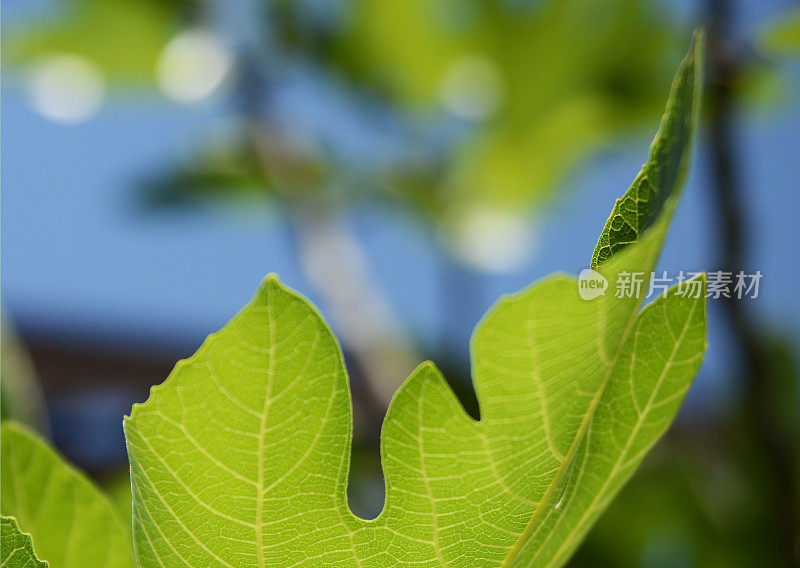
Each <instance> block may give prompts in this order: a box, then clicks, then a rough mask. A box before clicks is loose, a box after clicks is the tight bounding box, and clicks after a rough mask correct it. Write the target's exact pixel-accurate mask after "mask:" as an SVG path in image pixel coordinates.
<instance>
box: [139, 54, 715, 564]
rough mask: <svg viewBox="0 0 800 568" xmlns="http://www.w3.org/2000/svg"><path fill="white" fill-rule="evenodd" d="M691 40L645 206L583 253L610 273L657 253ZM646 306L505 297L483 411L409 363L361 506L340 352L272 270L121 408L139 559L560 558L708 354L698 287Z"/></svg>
mask: <svg viewBox="0 0 800 568" xmlns="http://www.w3.org/2000/svg"><path fill="white" fill-rule="evenodd" d="M698 50H699V46H698V45H695V47H694V48H693V50H692V52H691V53H690V55H689V56H688V57H687V59H686V60H685V62H684V64H683V65H682V67H681V70H680V71H679V73H678V77H677V79H676V81H675V83H674V85H673V90H672V93H671V95H670V100H669V102H668V104H667V112H666V114H665V118H664V121H663V126H662V128H661V129H660V131H659V134H658V137H657V140H656V142H655V143H654V148H669V149H670V150H669V152H661V151H656V152H654V154H653V157H652V160H654V161H656V162H659V161H662V160H663V162H659V163H658V164H657V166H658V167H657V171H658V172H659V175H657V176H653V177H652V178H650V184H651V185H650V193H651V194H652V195H653V196H655V197H657V201H658V203H659V204H660V205H659V206H658V207H654V208H653V211H654V212H653V214H652V217H648V221H647V223H643V224H641V225H639V227H640V229H641V230H640V231H637V234H636V237H635V242H632V243H629V246H625V247H616V246H614V245H615V243H616V240H615V239H616V237H614V236H613V235H612V236H611V237H609V239H610V240H609V242H610V243H611V244H610V245H609V246H611V249H612V250H611V253H612V254H611V255H610V256H609V257H608V258H606V259H605V262H603V263H596V268H597V269H598V271H600V272H601V273H602V274H603V275H604V276H605V277H606V278H607V279H609V281H614V279H615V278H616V276H617V275H618V274H620V273H621V272H623V271H626V272H644V273H648V272H650V271H652V269H653V267H654V265H655V262H656V259H657V256H658V253H659V250H660V248H661V244H662V242H663V239H664V236H665V234H666V230H667V226H668V223H669V217H670V215H671V212H672V210H673V208H674V203H675V199H676V197H677V192H678V189H679V185H680V180H681V172H682V171H683V169H684V168H685V163H686V160H687V156H688V147H689V140H688V139H687V138H686V137H685V136H683V130H681V129H680V128H679V127H678V126H676V125H692V124H693V123H694V115H695V113H696V109H697V106H698V105H697V90H698V88H699V85H698V81H697V75H698V72H699V69H698V62H697V52H698ZM676 128H678V130H677V131H674V130H675V129H676ZM673 136H675V137H676V138H675V139H676V140H678V142H677V143H676V144H672V143H670V142H669V140H670V139H671V138H672V137H673ZM646 171H648V170H646ZM638 179H641V176H640V178H637V180H638ZM630 191H633V192H637V191H639V190H638V189H637V186H636V184H634V187H633V188H632V190H630ZM655 197H654V198H653V199H651V198H648V200H647V202H648V203H650V202H651V201H652V203H656V200H655ZM603 238H604V239H605V237H603ZM640 305H641V297H630V298H628V297H623V298H616V297H615V295H613V294H606V295H602V296H600V297H598V298H595V299H594V300H591V301H586V300H582V299H580V297H579V295H578V284H577V282H576V280H575V279H574V278H572V277H567V276H562V275H558V276H555V277H551V278H548V279H545V280H543V281H541V282H539V283H537V284H535V285H533V286H531V287H530V288H529V289H527V290H525V291H523V292H521V293H519V294H517V295H514V296H511V297H508V298H504V299H501V300H500V301H499V302H498V303H497V305H495V306H494V307H493V308H492V309H491V310H490V311H489V313H488V314H487V315H486V317H485V318H484V320H483V321H482V322H481V323H480V325H479V326H478V328H477V330H476V332H475V335H474V337H473V343H472V357H473V369H474V383H475V390H476V393H477V396H478V401H479V404H480V413H481V417H480V420H479V421H475V420H473V419H472V418H470V417H469V416H468V415H467V414H466V413H465V412H464V410H463V408H462V407H461V405H460V404H459V402H458V401H457V399H456V398H455V396H454V395H453V393H452V391H451V390H450V389H449V387H448V386H447V383H446V382H445V380H444V378H443V377H442V375H441V374H440V372H439V371H438V370H437V369H436V367H435V366H434V365H433V364H431V363H425V364H423V365H422V366H420V367H419V368H418V369H417V370H416V371H414V373H413V374H412V375H411V377H409V379H408V380H407V381H406V382H405V383H404V384H403V386H402V387H401V388H400V389H399V391H398V392H397V394H396V395H395V397H394V399H393V400H392V403H391V405H390V407H389V410H388V412H387V415H386V419H385V421H384V424H383V429H382V432H381V462H382V466H383V472H384V476H385V483H386V502H385V505H384V509H383V511H382V512H381V514H380V515H379V516H378V518H377V519H374V520H371V521H367V520H363V519H360V518H358V517H356V516H355V515H353V514H352V513H351V512H350V510H349V508H348V506H347V495H346V492H347V475H348V467H349V462H350V443H351V430H352V420H351V407H350V397H349V390H348V384H347V375H346V372H345V369H344V364H343V360H342V355H341V351H340V349H339V346H338V344H337V342H336V339H335V338H334V337H333V335H332V334H331V332H330V330H329V329H328V327H327V326H326V325H325V323H324V321H323V320H322V318H321V316H320V315H319V313H318V312H317V311H316V310H315V309H314V308H313V307H312V306H311V305H310V304H309V303H308V302H307V301H306V300H304V299H303V298H302V297H300V296H298V295H297V294H295V293H294V292H292V291H290V290H287V289H286V288H284V287H283V286H282V285H281V284H280V283H279V282H278V280H277V279H276V278H275V277H269V278H268V279H267V280H266V281H265V282H264V284H263V285H262V287H261V288H260V289H259V291H258V293H257V294H256V296H255V298H254V299H253V300H252V302H251V303H250V304H249V305H248V306H246V307H245V308H244V309H243V310H242V311H241V312H240V313H239V314H238V315H237V316H236V317H235V318H234V319H233V320H231V322H229V323H228V324H227V325H226V326H225V327H224V328H223V329H222V330H221V331H220V332H218V333H216V334H213V335H212V336H210V337H209V338H208V339H207V340H206V342H205V343H204V344H203V345H202V346H201V348H200V349H199V350H198V352H197V353H196V354H195V355H194V356H193V357H191V358H190V359H188V360H186V361H182V362H180V363H179V364H178V365H177V366H176V368H175V370H174V371H173V372H172V374H171V375H170V376H169V378H168V379H167V381H166V382H165V383H164V384H162V385H159V386H157V387H154V388H153V389H152V391H151V395H150V398H149V399H148V401H147V402H146V403H144V404H141V405H136V406H134V409H133V411H132V412H131V416H130V417H128V418H126V419H125V433H126V439H127V443H128V453H129V457H130V462H131V475H132V487H133V500H134V536H135V542H136V550H137V555H138V561H139V564H140V566H141V567H142V568H150V567H155V566H188V567H200V566H202V567H209V566H227V567H229V568H233V567H236V568H239V567H245V566H248V567H249V566H253V567H256V566H258V567H262V566H309V567H311V566H314V567H316V566H361V567H378V566H412V565H414V566H419V565H427V566H450V567H456V566H464V567H471V568H472V567H476V566H532V565H536V566H539V565H548V566H550V565H552V566H557V565H560V564H561V563H563V562H564V561H565V560H566V558H567V556H568V555H569V553H570V552H571V551H572V550H573V549H574V547H575V546H576V545H577V543H578V542H579V540H580V537H581V536H582V535H583V534H584V533H585V531H586V529H587V528H588V526H589V525H590V524H591V522H592V521H593V520H594V518H595V517H596V516H597V515H598V514H599V512H600V511H601V510H602V509H603V507H604V506H605V505H606V504H607V503H608V501H609V500H610V499H611V497H612V496H613V494H614V493H615V492H616V490H617V489H618V488H619V487H620V486H621V484H622V483H623V482H624V481H625V480H626V479H627V478H628V476H629V475H630V474H631V473H632V471H633V470H634V469H635V467H636V465H637V464H638V461H639V460H640V459H641V458H642V456H643V455H644V453H645V452H646V450H647V449H649V447H650V446H652V444H653V443H655V441H656V440H657V439H658V437H659V436H660V435H661V434H662V433H663V431H664V429H665V428H666V427H667V426H668V424H669V423H670V422H671V420H672V418H673V417H674V414H675V411H676V409H677V407H678V405H679V402H680V398H681V396H682V395H683V393H685V391H686V389H688V387H689V385H690V383H691V380H692V378H693V377H694V374H695V372H696V370H697V367H698V365H699V362H700V358H701V357H702V353H703V350H704V338H705V310H704V299H703V298H702V296H701V297H699V298H691V297H688V296H684V295H679V294H677V293H676V291H673V292H672V293H671V295H669V296H668V297H666V298H664V299H660V300H657V301H656V302H654V303H653V304H652V306H650V307H648V308H647V309H645V310H644V311H642V312H641V313H639V308H640ZM618 445H619V447H617V446H618Z"/></svg>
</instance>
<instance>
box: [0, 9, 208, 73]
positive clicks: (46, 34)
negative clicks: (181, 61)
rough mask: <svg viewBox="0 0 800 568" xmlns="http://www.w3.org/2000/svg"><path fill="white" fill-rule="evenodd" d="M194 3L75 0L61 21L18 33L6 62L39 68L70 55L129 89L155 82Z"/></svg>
mask: <svg viewBox="0 0 800 568" xmlns="http://www.w3.org/2000/svg"><path fill="white" fill-rule="evenodd" d="M192 5H194V0H124V1H121V0H70V1H68V2H64V3H63V4H62V5H61V6H59V7H60V9H61V10H60V17H56V18H53V19H48V20H44V21H41V22H40V21H37V22H36V23H31V24H30V25H28V26H25V27H22V28H20V29H17V30H15V31H14V32H13V33H12V34H10V37H8V38H7V39H6V40H5V41H4V42H3V48H4V50H3V51H4V53H3V60H4V63H7V64H11V65H15V66H19V65H22V66H26V65H35V64H37V63H39V62H40V61H42V60H43V59H45V58H47V57H48V56H53V55H58V54H64V53H67V54H70V55H75V56H79V57H82V58H84V59H86V60H87V61H89V62H91V63H93V64H94V65H95V66H96V67H97V68H98V69H99V71H100V72H101V73H102V74H103V76H104V77H105V78H106V79H108V80H110V81H112V82H114V83H116V84H123V85H126V86H136V85H142V84H152V83H153V82H154V78H155V77H154V69H155V65H156V61H157V60H158V56H159V54H160V53H161V50H162V49H163V48H164V46H165V45H166V44H167V42H168V41H169V39H170V37H171V36H172V34H173V33H174V32H175V31H176V30H177V29H178V26H179V25H180V23H181V21H182V18H183V16H184V14H185V10H187V9H188V8H189V7H190V6H192Z"/></svg>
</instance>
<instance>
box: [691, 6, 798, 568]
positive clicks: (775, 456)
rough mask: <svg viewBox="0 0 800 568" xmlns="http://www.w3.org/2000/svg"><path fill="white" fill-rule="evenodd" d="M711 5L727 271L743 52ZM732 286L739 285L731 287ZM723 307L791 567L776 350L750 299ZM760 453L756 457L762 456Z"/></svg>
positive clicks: (741, 256) (710, 92)
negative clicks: (775, 383)
mask: <svg viewBox="0 0 800 568" xmlns="http://www.w3.org/2000/svg"><path fill="white" fill-rule="evenodd" d="M707 5H708V85H707V110H708V119H709V121H708V122H709V123H708V138H709V147H710V151H711V159H712V176H713V179H712V183H711V186H712V187H711V189H712V191H713V197H714V198H715V200H716V205H717V210H718V211H719V221H720V226H721V235H720V237H721V242H722V244H723V250H722V254H721V259H720V262H721V266H720V269H721V270H724V271H730V272H734V273H736V272H737V271H739V270H742V269H743V268H744V266H745V252H746V251H745V246H746V245H745V242H746V235H745V233H744V231H745V227H746V215H745V214H744V208H745V206H744V204H743V202H742V196H743V188H742V181H741V175H740V172H739V168H738V164H737V161H736V160H737V158H736V157H737V156H739V155H740V152H739V149H738V148H737V147H736V143H735V140H736V132H735V130H736V126H735V120H734V117H735V116H736V112H737V109H736V101H735V97H734V85H735V81H736V78H737V76H738V74H739V72H740V70H741V63H740V62H741V57H740V55H739V53H738V52H737V48H736V46H735V43H734V40H733V38H732V33H731V19H732V14H731V2H730V1H729V0H707ZM729 291H730V292H732V290H729ZM723 302H724V303H723V306H724V309H725V313H726V315H727V317H728V319H729V320H730V322H731V325H732V330H733V333H734V337H735V340H736V342H737V343H738V347H739V353H740V354H741V358H742V369H743V373H742V380H743V387H744V388H743V393H742V395H743V398H744V400H743V404H744V406H743V410H744V413H745V415H746V416H745V420H746V421H747V422H748V426H749V427H751V428H752V429H753V432H752V434H753V437H754V439H755V442H756V444H758V446H760V448H761V449H762V450H763V459H764V460H765V461H764V463H763V464H762V465H763V467H764V469H765V470H766V471H767V473H768V475H769V478H770V480H771V481H772V483H771V485H772V486H771V487H762V488H760V493H761V495H760V496H761V498H762V499H763V501H764V505H765V509H766V511H767V512H768V514H769V516H770V518H769V519H767V522H769V523H770V525H771V529H772V531H771V532H772V534H774V535H775V538H776V540H777V541H778V544H779V546H780V547H781V550H782V551H785V552H780V556H781V557H785V558H786V563H785V565H786V566H800V556H799V555H798V547H797V545H798V534H799V533H800V520H799V519H798V517H800V511H798V503H800V499H798V495H797V486H796V483H795V476H796V475H797V474H798V472H796V471H795V469H796V466H795V463H796V462H795V459H794V456H793V450H792V442H791V440H790V439H788V438H787V437H788V436H791V435H792V434H791V433H786V432H783V431H782V428H781V426H780V424H779V420H778V418H777V417H776V416H775V415H774V412H775V410H774V409H775V407H776V405H775V404H774V403H773V401H771V399H770V393H773V392H776V390H777V389H774V388H771V385H770V384H769V382H770V381H773V380H775V379H774V377H775V372H774V370H773V369H772V366H771V361H770V356H769V351H768V348H767V346H766V345H765V344H764V342H763V340H762V337H761V335H760V332H759V329H758V327H757V324H756V323H755V319H754V318H753V317H752V315H751V314H749V313H748V311H747V310H746V306H745V304H744V302H742V301H741V300H738V299H737V298H736V297H735V295H734V294H733V293H731V294H730V297H729V298H723ZM754 457H755V456H754Z"/></svg>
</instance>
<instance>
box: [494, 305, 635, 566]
mask: <svg viewBox="0 0 800 568" xmlns="http://www.w3.org/2000/svg"><path fill="white" fill-rule="evenodd" d="M639 305H641V302H639V303H638V304H637V306H636V309H635V310H634V311H633V315H632V316H631V317H630V318H628V323H627V324H626V326H625V330H624V331H623V334H622V337H621V338H620V342H619V345H618V346H617V350H616V351H615V353H614V358H613V359H612V360H611V364H610V365H609V366H608V369H607V370H606V374H605V376H604V377H603V381H602V382H601V383H600V387H599V388H598V390H597V393H595V396H594V398H592V402H591V404H590V405H589V408H588V410H587V412H586V413H585V414H584V416H583V420H581V424H580V426H579V427H578V432H577V433H576V435H575V438H573V440H572V443H571V444H570V447H569V450H568V451H567V453H566V455H565V457H564V461H563V462H561V465H560V466H559V467H558V470H556V474H555V476H554V477H553V480H552V481H551V482H550V485H548V486H547V490H545V492H544V495H542V498H541V500H540V501H539V504H538V505H537V506H536V509H534V511H533V513H532V514H531V518H530V519H529V520H528V523H527V524H526V525H525V528H524V529H523V531H522V532H521V533H520V535H519V537H517V540H516V541H515V542H514V544H513V546H512V547H511V549H510V550H509V551H508V554H507V555H506V557H505V558H504V559H503V562H502V563H501V564H500V568H511V566H512V564H513V563H514V561H515V560H516V559H517V557H518V556H519V553H520V552H521V551H522V548H523V546H525V542H526V540H527V538H528V537H529V536H530V535H531V533H532V532H533V529H534V527H535V526H536V524H537V523H538V522H539V520H540V519H541V517H542V515H543V514H544V511H545V509H546V508H547V506H548V505H549V504H550V501H551V500H552V498H553V495H554V494H555V491H556V488H557V487H558V484H559V483H560V482H561V480H562V478H563V477H564V475H565V474H566V472H567V469H568V468H569V467H570V464H572V461H573V460H574V459H575V454H576V453H577V451H578V448H579V447H580V445H581V441H582V440H583V437H584V435H585V434H586V431H587V430H588V429H589V424H590V423H591V421H592V417H593V416H594V413H595V411H596V410H597V407H598V406H599V404H600V399H601V398H602V397H603V393H604V392H605V390H606V386H607V385H608V382H609V381H610V380H611V375H612V374H613V373H614V370H615V369H616V367H617V365H618V364H619V359H620V357H621V356H622V352H623V351H624V350H625V345H626V344H627V342H628V337H629V336H630V333H631V330H632V329H633V325H634V323H635V322H636V316H637V315H638V311H639ZM603 313H605V310H603Z"/></svg>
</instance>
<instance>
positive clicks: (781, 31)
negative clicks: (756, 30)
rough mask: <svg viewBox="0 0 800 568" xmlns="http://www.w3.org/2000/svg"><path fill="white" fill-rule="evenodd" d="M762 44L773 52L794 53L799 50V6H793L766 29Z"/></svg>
mask: <svg viewBox="0 0 800 568" xmlns="http://www.w3.org/2000/svg"><path fill="white" fill-rule="evenodd" d="M764 45H765V46H766V48H767V49H769V50H771V51H772V52H774V53H785V54H796V53H797V52H798V51H800V8H795V9H794V10H793V11H791V12H789V13H788V14H787V15H785V16H783V17H782V18H780V19H779V20H778V21H776V22H775V23H774V24H773V25H771V26H770V27H769V28H768V29H767V30H766V32H765V33H764Z"/></svg>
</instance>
